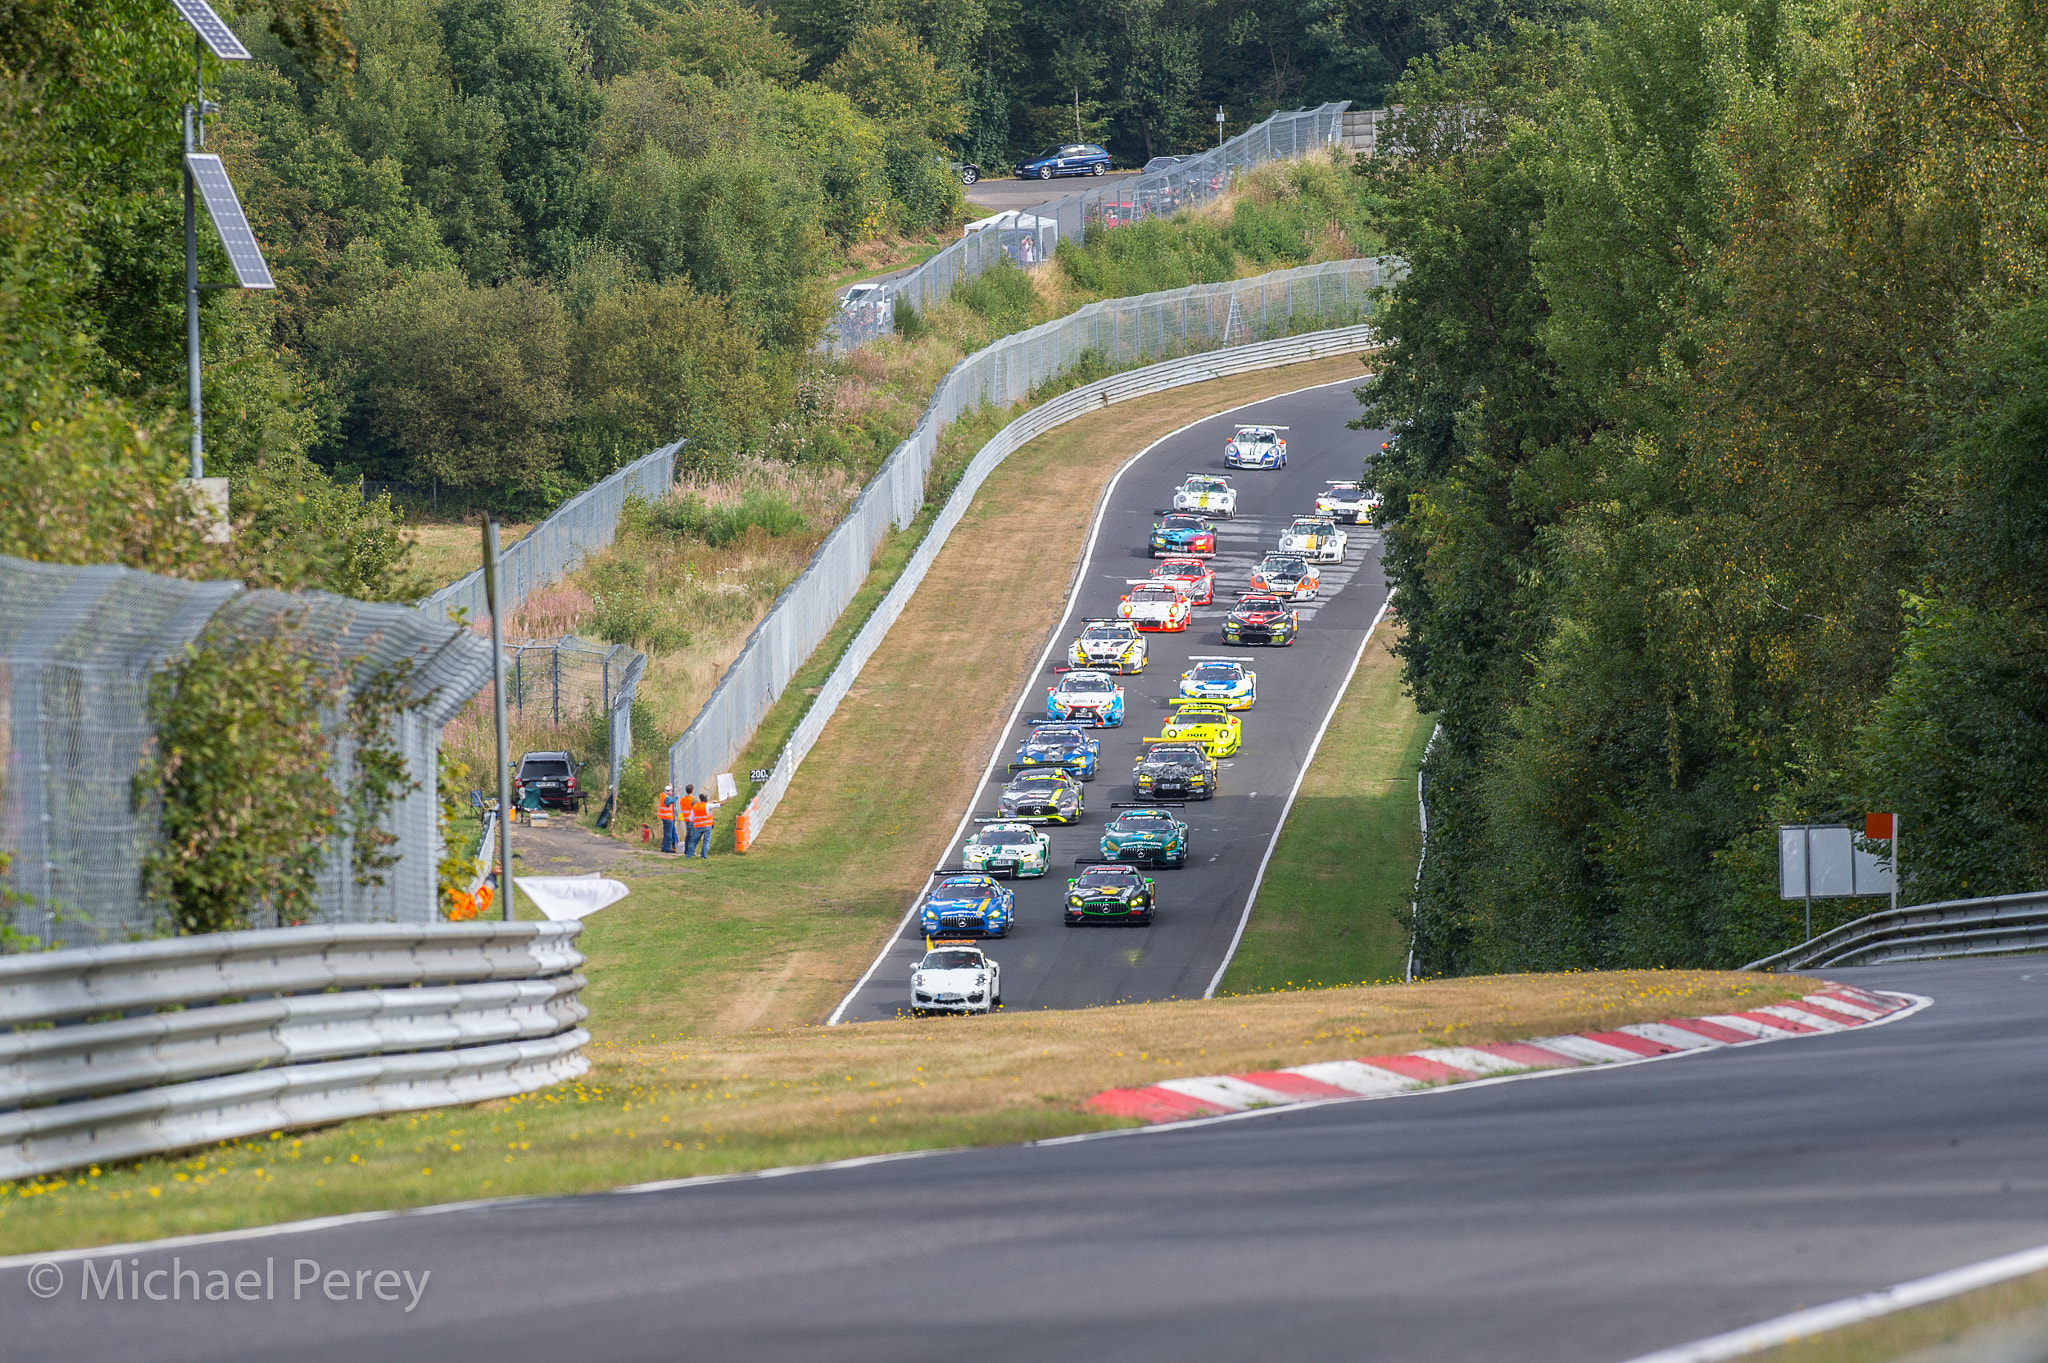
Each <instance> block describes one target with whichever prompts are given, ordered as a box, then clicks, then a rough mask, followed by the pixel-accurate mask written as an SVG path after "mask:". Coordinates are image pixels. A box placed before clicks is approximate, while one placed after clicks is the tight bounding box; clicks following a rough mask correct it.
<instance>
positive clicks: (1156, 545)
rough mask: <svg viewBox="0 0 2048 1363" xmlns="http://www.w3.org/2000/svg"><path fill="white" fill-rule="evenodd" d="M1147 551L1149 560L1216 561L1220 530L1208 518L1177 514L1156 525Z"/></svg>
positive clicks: (1182, 513)
mask: <svg viewBox="0 0 2048 1363" xmlns="http://www.w3.org/2000/svg"><path fill="white" fill-rule="evenodd" d="M1146 549H1147V553H1146V557H1148V558H1158V557H1159V556H1160V555H1162V554H1165V555H1169V556H1172V555H1187V556H1189V557H1193V558H1214V557H1216V527H1215V526H1214V525H1212V524H1210V523H1209V518H1208V517H1206V516H1194V515H1189V514H1188V513H1186V512H1175V513H1173V514H1172V515H1170V516H1166V517H1164V518H1163V519H1161V520H1159V521H1156V522H1154V523H1153V526H1152V539H1151V542H1150V543H1149V544H1148V545H1147V546H1146Z"/></svg>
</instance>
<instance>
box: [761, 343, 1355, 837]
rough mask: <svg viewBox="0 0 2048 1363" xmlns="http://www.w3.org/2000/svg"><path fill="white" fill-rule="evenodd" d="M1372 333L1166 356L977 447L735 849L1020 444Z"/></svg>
mask: <svg viewBox="0 0 2048 1363" xmlns="http://www.w3.org/2000/svg"><path fill="white" fill-rule="evenodd" d="M1377 337H1378V333H1377V331H1376V330H1375V329H1374V328H1373V327H1371V326H1369V325H1366V326H1353V327H1342V328H1339V329H1337V330H1333V331H1318V332H1311V333H1309V334H1308V335H1304V336H1290V337H1287V338H1285V339H1283V340H1278V341H1267V342H1264V343H1262V344H1259V345H1248V346H1238V347H1235V348H1233V349H1230V350H1220V351H1210V352H1208V353H1206V354H1202V355H1192V356H1189V357H1187V358H1185V359H1179V360H1167V361H1165V362H1164V363H1161V364H1153V365H1147V366H1145V367H1144V368H1142V369H1133V370H1129V371H1127V372H1125V373H1122V374H1115V375H1112V376H1111V377H1109V378H1106V379H1100V380H1097V381H1096V382H1094V383H1091V384H1087V385H1085V386H1083V387H1080V388H1076V389H1074V390H1073V391H1072V392H1068V393H1062V394H1061V395H1060V396H1058V397H1056V398H1054V399H1052V400H1051V401H1050V402H1046V403H1044V404H1042V405H1040V406H1038V407H1034V408H1032V409H1031V410H1030V411H1028V412H1026V413H1025V414H1024V415H1023V416H1020V417H1018V418H1017V419H1016V420H1015V421H1012V422H1011V423H1009V424H1008V425H1007V426H1005V427H1003V428H1002V429H1001V430H1000V431H997V432H996V434H995V435H994V436H993V437H992V438H991V439H990V440H989V442H988V443H987V444H986V445H983V446H982V447H981V449H980V451H979V452H977V453H976V454H975V456H974V458H973V460H972V461H970V462H969V463H968V465H967V469H966V471H965V472H964V473H962V474H961V476H960V484H959V486H958V487H956V488H955V489H954V490H953V495H952V496H951V497H949V498H947V499H946V505H945V506H944V507H943V508H942V509H941V510H940V512H939V515H938V517H937V518H936V519H935V520H934V521H933V522H932V528H931V530H930V531H929V532H928V533H927V534H926V535H925V537H924V540H923V542H922V543H920V544H919V545H918V547H917V551H916V553H914V554H912V555H911V559H910V562H909V563H908V564H907V565H906V566H905V567H904V569H903V575H902V576H901V577H899V578H897V579H896V584H895V585H894V586H893V587H891V588H890V589H889V593H888V595H886V596H884V597H883V598H882V600H881V603H880V604H879V605H877V606H876V607H875V613H874V614H873V615H871V616H869V617H868V621H867V623H866V624H865V625H864V626H862V628H861V631H860V633H859V634H857V635H855V636H854V639H853V642H852V643H850V644H848V645H847V648H846V652H845V654H844V655H843V656H842V657H841V658H840V660H839V663H838V665H837V666H836V667H834V668H833V669H832V675H831V676H829V677H827V678H826V679H825V681H824V682H823V683H822V684H821V685H820V686H819V688H818V698H817V699H816V700H815V701H813V702H811V707H810V709H809V710H807V711H805V713H804V717H803V719H802V720H801V721H799V722H798V724H797V727H796V731H795V733H793V734H792V735H790V739H789V742H787V743H786V744H784V745H783V748H782V752H781V753H780V755H778V756H777V758H776V761H775V766H774V768H773V769H772V770H771V771H770V773H769V776H768V780H767V781H766V782H765V783H763V785H762V786H761V789H760V790H759V791H758V792H756V793H755V795H754V798H753V800H752V801H750V802H749V803H748V805H747V808H746V810H745V811H744V812H743V813H742V815H741V816H740V817H741V818H742V819H744V820H745V822H744V824H743V825H741V827H740V830H739V834H738V837H737V843H738V846H739V850H741V851H745V850H746V844H747V843H748V842H749V841H751V840H752V839H753V838H756V837H758V836H760V833H761V829H762V828H763V827H764V826H765V825H766V824H767V822H768V820H769V818H770V817H771V816H772V815H773V814H774V813H775V809H776V806H777V805H779V804H781V803H782V797H783V795H784V794H786V793H787V792H788V790H789V783H790V781H791V780H792V779H794V778H795V776H796V771H797V768H798V767H799V766H800V765H802V763H803V760H804V757H805V756H806V755H807V754H808V753H809V752H810V750H811V748H812V746H813V745H815V744H816V743H817V741H818V738H819V736H820V735H821V734H823V733H824V731H825V726H826V724H827V723H829V722H830V721H831V719H832V715H833V713H834V712H835V711H836V710H837V709H838V708H839V703H840V702H841V701H842V700H844V699H845V698H846V696H847V694H848V693H849V692H850V691H851V690H852V689H853V683H854V681H855V679H857V678H858V677H859V676H860V673H861V669H862V668H864V667H866V666H867V662H868V659H869V658H872V657H873V656H874V654H875V650H876V649H878V648H880V647H881V646H882V639H883V638H884V636H886V635H887V634H888V632H889V629H890V627H891V626H892V625H894V624H895V623H896V620H897V618H898V617H899V616H901V615H902V614H903V610H904V608H905V607H906V606H908V605H909V604H910V598H911V595H912V594H913V593H915V592H916V591H917V588H918V584H919V583H921V582H923V581H924V578H925V574H926V573H927V572H929V571H930V569H931V566H932V563H933V562H934V561H935V560H936V559H937V558H938V556H939V551H940V550H941V549H943V548H945V546H946V539H947V537H948V536H950V535H951V534H952V533H953V527H954V526H955V525H958V524H959V523H960V518H961V517H962V516H964V515H966V514H967V509H968V507H969V506H970V505H972V504H973V502H974V497H975V494H976V493H977V492H979V491H980V490H981V485H982V484H983V483H984V482H985V481H987V479H988V476H989V474H991V473H993V472H994V471H995V469H996V466H997V465H999V464H1001V463H1002V462H1003V461H1004V460H1005V459H1007V458H1009V457H1010V456H1011V455H1012V454H1014V453H1016V452H1017V451H1018V450H1020V449H1022V448H1024V446H1026V445H1028V444H1030V443H1031V442H1032V441H1033V440H1035V439H1037V438H1038V437H1039V436H1041V435H1044V434H1045V433H1046V432H1047V431H1050V430H1052V429H1054V428H1055V427H1058V426H1062V425H1065V424H1066V423H1067V422H1069V421H1072V420H1073V419H1074V418H1076V417H1079V416H1085V415H1086V414H1087V413H1089V412H1094V411H1099V410H1101V409H1102V408H1104V407H1107V406H1109V405H1111V404H1112V403H1118V402H1124V401H1127V400H1128V399H1131V398H1136V397H1145V396H1148V395H1150V394H1153V393H1163V392H1167V391H1168V390H1170V389H1174V388H1180V387H1184V386H1185V385H1187V384H1191V383H1205V382H1207V381H1208V380H1210V379H1220V378H1225V377H1228V376H1229V375H1232V374H1247V373H1250V372H1252V371H1253V370H1258V369H1277V368H1279V367H1280V366H1282V365H1289V364H1299V363H1301V362H1303V361H1304V360H1313V359H1320V358H1322V357H1323V356H1326V355H1338V354H1343V353H1344V352H1345V351H1347V350H1353V349H1360V350H1362V349H1365V348H1367V347H1369V346H1371V345H1372V344H1373V342H1374V341H1375V340H1376V339H1377Z"/></svg>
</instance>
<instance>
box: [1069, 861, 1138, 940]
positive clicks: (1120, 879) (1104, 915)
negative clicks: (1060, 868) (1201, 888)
mask: <svg viewBox="0 0 2048 1363" xmlns="http://www.w3.org/2000/svg"><path fill="white" fill-rule="evenodd" d="M1158 906H1159V904H1158V898H1157V895H1156V894H1155V892H1154V890H1153V887H1152V877H1150V876H1147V875H1140V874H1139V873H1138V868H1137V867H1135V866H1090V867H1089V868H1088V869H1087V870H1085V871H1083V872H1082V873H1081V874H1080V876H1079V877H1078V878H1077V879H1074V880H1070V881H1068V882H1067V926H1068V927H1070V928H1077V927H1080V926H1081V925H1082V924H1083V923H1124V924H1128V925H1130V926H1131V927H1149V926H1150V925H1151V923H1152V914H1153V912H1154V911H1155V910H1156V909H1157V908H1158Z"/></svg>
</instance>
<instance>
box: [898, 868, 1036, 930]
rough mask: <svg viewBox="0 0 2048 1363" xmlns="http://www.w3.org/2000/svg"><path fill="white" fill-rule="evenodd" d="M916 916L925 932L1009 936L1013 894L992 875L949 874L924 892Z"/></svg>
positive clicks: (1013, 910)
mask: <svg viewBox="0 0 2048 1363" xmlns="http://www.w3.org/2000/svg"><path fill="white" fill-rule="evenodd" d="M917 916H918V920H919V922H920V923H921V924H922V925H923V927H924V930H925V931H926V932H927V933H933V932H978V933H980V934H981V935H982V936H984V937H1005V936H1008V935H1009V932H1010V923H1011V922H1012V920H1013V919H1014V918H1015V916H1016V892H1015V891H1014V890H1012V889H1011V888H1010V887H1009V886H1007V885H1005V884H1003V883H1002V882H1000V881H998V880H997V879H996V878H995V877H994V876H989V875H980V874H975V873H969V874H966V875H950V876H946V877H944V878H943V879H941V880H940V881H939V883H938V884H936V885H934V886H932V887H931V889H930V890H928V891H926V892H925V896H924V903H923V904H922V905H921V906H920V907H919V908H918V911H917Z"/></svg>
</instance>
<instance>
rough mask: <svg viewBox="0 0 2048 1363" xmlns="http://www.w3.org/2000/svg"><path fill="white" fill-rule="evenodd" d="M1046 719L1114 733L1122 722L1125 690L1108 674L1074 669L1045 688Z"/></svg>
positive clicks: (1090, 669) (1092, 670)
mask: <svg viewBox="0 0 2048 1363" xmlns="http://www.w3.org/2000/svg"><path fill="white" fill-rule="evenodd" d="M1045 717H1046V718H1047V719H1064V720H1071V721H1072V722H1073V723H1075V724H1085V725H1087V726H1088V727H1090V728H1092V729H1114V728H1115V727H1116V726H1117V725H1119V724H1121V723H1123V722H1124V689H1123V688H1122V687H1121V686H1118V685H1117V684H1116V678H1114V677H1112V676H1111V675H1110V674H1109V673H1107V672H1098V671H1096V670H1095V669H1093V668H1080V669H1076V670H1075V671H1072V672H1069V673H1067V675H1066V676H1064V677H1061V678H1060V680H1059V685H1057V686H1048V687H1046V688H1045Z"/></svg>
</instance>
